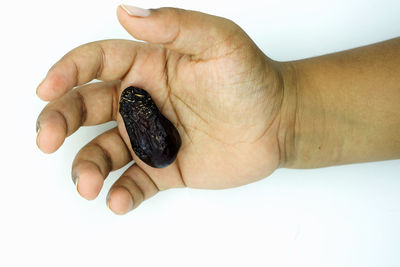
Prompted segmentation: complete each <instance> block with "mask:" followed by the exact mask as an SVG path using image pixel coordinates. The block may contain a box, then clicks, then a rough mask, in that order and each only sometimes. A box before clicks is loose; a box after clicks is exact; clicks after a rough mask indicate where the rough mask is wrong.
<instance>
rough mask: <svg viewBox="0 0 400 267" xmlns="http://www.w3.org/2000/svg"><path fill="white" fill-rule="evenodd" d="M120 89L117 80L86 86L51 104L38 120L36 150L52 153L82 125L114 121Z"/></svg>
mask: <svg viewBox="0 0 400 267" xmlns="http://www.w3.org/2000/svg"><path fill="white" fill-rule="evenodd" d="M119 88H120V82H119V81H117V82H107V83H105V82H99V83H93V84H88V85H84V86H81V87H78V88H77V89H75V90H72V91H70V92H69V93H68V94H66V95H64V96H62V97H61V98H58V99H56V100H54V101H52V102H50V103H49V104H48V105H47V106H46V107H45V108H44V109H43V111H42V112H41V113H40V115H39V117H38V119H37V124H36V125H37V126H38V129H40V131H39V132H38V135H37V137H36V138H37V142H36V143H37V145H38V147H39V148H40V149H41V150H42V151H43V152H45V153H52V152H54V151H56V150H57V149H58V148H59V147H60V146H61V145H62V143H63V142H64V140H65V138H66V137H67V136H69V135H71V134H72V133H74V132H75V131H76V130H78V128H79V127H81V126H82V125H97V124H100V123H104V122H108V121H111V120H116V114H117V105H118V104H117V101H118V100H117V98H118V94H119Z"/></svg>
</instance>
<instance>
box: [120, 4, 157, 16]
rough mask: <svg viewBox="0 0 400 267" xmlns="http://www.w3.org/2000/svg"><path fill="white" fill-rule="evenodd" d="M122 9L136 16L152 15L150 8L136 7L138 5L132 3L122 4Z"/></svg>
mask: <svg viewBox="0 0 400 267" xmlns="http://www.w3.org/2000/svg"><path fill="white" fill-rule="evenodd" d="M121 7H122V9H123V10H125V11H126V13H128V15H129V16H134V17H148V16H149V15H150V10H148V9H144V8H140V7H136V6H130V5H121Z"/></svg>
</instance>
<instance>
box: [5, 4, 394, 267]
mask: <svg viewBox="0 0 400 267" xmlns="http://www.w3.org/2000/svg"><path fill="white" fill-rule="evenodd" d="M131 3H132V4H135V5H138V6H142V7H153V8H155V7H159V6H177V7H181V8H188V9H195V10H199V11H203V12H208V13H212V14H216V15H220V16H225V17H228V18H230V19H232V20H234V21H236V22H237V23H238V24H239V25H240V26H241V27H242V28H244V29H245V31H247V33H248V34H249V35H250V37H252V38H253V39H254V40H255V42H256V43H257V44H258V45H259V47H260V48H261V49H262V50H263V51H264V52H265V53H266V54H267V55H268V56H270V57H272V58H273V59H276V60H293V59H300V58H305V57H310V56H316V55H320V54H325V53H329V52H333V51H339V50H343V49H348V48H352V47H357V46H361V45H365V44H370V43H373V42H378V41H382V40H386V39H390V38H394V37H397V36H400V2H399V1H397V0H392V1H391V0H374V1H366V0H365V1H361V0H360V1H351V0H340V1H329V2H325V1H318V0H314V1H312V0H303V1H297V0H292V1H291V0H280V1H272V0H268V1H256V0H246V1H240V2H234V1H229V0H223V1H204V0H203V1H183V0H182V1H144V0H142V1H135V2H131ZM117 4H119V2H117V1H99V0H98V1H88V0H86V1H82V0H79V1H78V0H69V1H64V2H59V1H44V0H36V1H18V2H15V1H7V2H5V1H3V2H2V4H1V9H0V27H1V32H0V36H1V42H0V45H1V49H0V70H1V72H0V73H1V87H2V88H1V89H0V94H1V97H0V116H1V124H2V126H1V127H2V128H1V133H0V134H1V138H0V142H1V143H0V147H1V155H2V159H1V170H2V175H1V180H0V203H1V204H0V205H1V206H0V207H1V210H0V214H1V215H0V216H1V217H0V266H106V265H107V266H273V267H280V266H291V267H293V266H307V267H313V266H315V267H316V266H318V267H321V266H324V267H330V266H352V267H355V266H363V267H369V266H380V267H381V266H385V267H389V266H390V267H391V266H393V267H394V266H400V160H394V161H386V162H376V163H366V164H355V165H348V166H339V167H331V168H323V169H315V170H288V169H281V170H278V171H276V172H275V173H274V174H273V175H272V176H270V177H269V178H268V179H264V180H262V181H260V182H257V183H254V184H251V185H247V186H243V187H240V188H235V189H229V190H222V191H207V190H193V189H179V190H178V189H177V190H169V191H166V192H162V193H159V194H158V195H157V196H155V197H154V198H152V199H150V200H148V201H147V202H145V203H143V204H142V205H141V206H140V207H139V208H138V209H137V210H135V211H134V212H132V213H131V214H129V215H127V216H116V215H114V214H113V213H112V212H110V211H109V210H108V209H107V208H106V205H105V192H107V191H108V188H109V187H110V185H111V184H112V182H113V181H115V179H116V178H117V177H118V176H119V174H121V171H118V172H114V173H112V174H111V176H110V179H108V180H107V181H106V183H105V188H104V189H105V190H103V192H102V193H101V194H100V196H99V197H98V199H97V200H94V201H91V202H88V201H86V200H84V199H82V198H81V197H80V196H79V195H78V194H77V192H76V191H75V188H74V185H73V183H72V182H71V178H70V166H71V163H72V160H73V157H74V155H75V153H76V152H77V151H78V150H79V149H80V147H81V146H83V145H84V144H85V143H87V142H88V141H89V140H90V139H91V138H93V137H94V136H95V135H96V134H98V133H100V132H102V131H104V130H105V129H108V128H110V127H112V126H113V124H112V123H109V124H106V125H102V126H99V127H97V128H96V127H85V128H83V129H81V130H80V131H79V132H78V133H76V134H74V135H73V136H72V137H71V138H69V139H68V140H67V141H66V142H65V144H64V146H63V147H62V148H61V149H60V150H59V151H58V152H56V153H55V154H53V155H44V154H43V153H41V152H40V151H39V150H38V149H37V148H36V145H35V121H36V117H37V115H38V114H39V112H40V110H41V108H42V107H43V106H44V105H45V103H44V102H42V101H40V100H39V99H38V98H37V97H36V95H35V89H36V86H37V84H38V83H39V82H40V80H41V79H42V78H43V77H44V75H45V74H46V72H47V70H48V68H49V67H50V66H51V65H52V64H53V63H54V62H55V61H56V60H58V59H59V58H60V57H61V56H62V55H64V54H65V53H66V52H68V51H69V50H70V49H72V48H74V47H75V46H78V45H80V44H83V43H86V42H90V41H94V40H99V39H107V38H128V39H130V36H129V35H128V34H127V33H125V32H124V30H123V29H122V27H121V26H120V25H119V24H118V21H117V18H116V15H115V13H116V12H115V10H116V6H117ZM399 53H400V51H399Z"/></svg>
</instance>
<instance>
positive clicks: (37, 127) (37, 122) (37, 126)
mask: <svg viewBox="0 0 400 267" xmlns="http://www.w3.org/2000/svg"><path fill="white" fill-rule="evenodd" d="M39 131H40V123H39V121H36V133H38V132H39Z"/></svg>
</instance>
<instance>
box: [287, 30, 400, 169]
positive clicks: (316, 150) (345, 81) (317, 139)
mask: <svg viewBox="0 0 400 267" xmlns="http://www.w3.org/2000/svg"><path fill="white" fill-rule="evenodd" d="M289 65H290V66H291V72H290V73H291V78H290V79H289V82H287V83H288V84H289V85H288V86H289V87H290V86H291V85H293V86H292V87H290V88H285V90H287V91H288V92H287V93H288V94H290V95H292V96H291V98H292V100H286V102H287V103H288V104H290V105H291V112H292V114H293V115H290V114H289V113H288V114H289V115H287V116H286V117H288V119H289V120H291V122H290V123H291V124H292V125H293V127H292V131H290V130H288V131H286V135H289V137H287V136H286V142H285V149H286V153H285V154H286V156H285V163H284V166H286V167H290V168H313V167H321V166H328V165H337V164H346V163H354V162H365V161H375V160H386V159H394V158H400V38H397V39H393V40H389V41H386V42H383V43H378V44H374V45H370V46H366V47H361V48H357V49H352V50H348V51H344V52H340V53H335V54H330V55H326V56H321V57H316V58H311V59H306V60H300V61H295V62H291V63H289ZM286 79H287V78H286ZM291 81H293V82H291ZM293 96H294V97H293ZM287 109H288V110H290V108H287Z"/></svg>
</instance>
